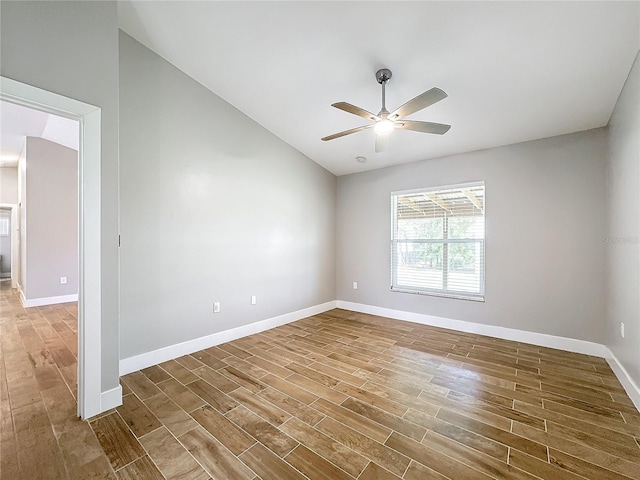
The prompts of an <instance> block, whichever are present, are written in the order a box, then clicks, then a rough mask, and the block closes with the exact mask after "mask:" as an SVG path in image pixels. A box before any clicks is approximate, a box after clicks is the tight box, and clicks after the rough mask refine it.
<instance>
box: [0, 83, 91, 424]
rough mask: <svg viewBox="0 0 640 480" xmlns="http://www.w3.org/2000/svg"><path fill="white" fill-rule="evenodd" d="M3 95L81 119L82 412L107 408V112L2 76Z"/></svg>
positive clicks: (87, 415)
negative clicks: (104, 393) (104, 258)
mask: <svg viewBox="0 0 640 480" xmlns="http://www.w3.org/2000/svg"><path fill="white" fill-rule="evenodd" d="M0 100H3V101H6V102H11V103H15V104H18V105H22V106H25V107H29V108H33V109H36V110H41V111H43V112H47V113H52V114H55V115H58V116H61V117H65V118H70V119H73V120H77V121H78V123H79V126H80V142H79V148H78V260H79V261H78V270H79V272H78V273H79V282H78V416H79V417H80V418H82V419H87V418H90V417H92V416H94V415H97V414H98V413H101V412H102V408H101V397H102V338H101V335H102V333H101V332H102V328H101V327H102V298H101V295H102V286H101V282H102V267H101V225H100V221H101V217H100V212H101V198H100V195H101V173H100V165H101V152H100V146H101V129H100V128H101V114H102V111H101V109H100V108H99V107H96V106H93V105H89V104H87V103H84V102H80V101H78V100H74V99H72V98H68V97H64V96H62V95H58V94H56V93H52V92H48V91H46V90H42V89H40V88H37V87H33V86H31V85H27V84H25V83H21V82H18V81H15V80H12V79H10V78H6V77H1V76H0Z"/></svg>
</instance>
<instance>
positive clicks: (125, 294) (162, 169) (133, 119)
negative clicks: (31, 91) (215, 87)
mask: <svg viewBox="0 0 640 480" xmlns="http://www.w3.org/2000/svg"><path fill="white" fill-rule="evenodd" d="M120 62H121V63H120V159H121V176H120V178H121V184H120V203H121V234H122V246H121V285H122V291H121V356H122V358H128V357H131V356H134V355H138V354H142V353H146V352H150V351H153V350H156V349H159V348H162V347H166V346H170V345H174V344H177V343H180V342H183V341H187V340H191V339H196V338H199V337H203V336H206V335H210V334H213V333H216V332H220V331H224V330H228V329H232V328H235V327H240V326H243V325H246V324H250V323H253V322H256V321H259V320H263V319H267V318H272V317H274V316H278V315H282V314H286V313H290V312H294V311H297V310H300V309H304V308H308V307H312V306H315V305H319V304H323V303H325V302H329V301H332V300H334V299H335V208H336V205H335V194H336V179H335V177H334V176H333V175H332V174H331V173H329V172H327V171H326V170H324V169H323V168H321V167H320V166H319V165H317V164H316V163H315V162H313V161H311V160H310V159H308V158H307V157H305V156H304V155H302V154H301V153H300V152H298V151H297V150H295V149H294V148H293V147H291V146H289V145H288V144H286V143H285V142H283V141H282V140H280V139H279V138H277V137H275V136H274V135H273V134H271V133H270V132H268V131H267V130H265V129H264V128H263V127H261V126H260V125H258V124H257V123H255V122H254V121H253V120H251V119H250V118H248V117H247V116H245V115H244V114H243V113H241V112H240V111H238V110H237V109H235V108H234V107H233V106H231V105H229V104H228V103H226V102H225V101H223V100H222V99H221V98H219V97H217V96H216V95H214V94H213V93H211V92H210V91H209V90H207V89H205V88H204V87H203V86H202V85H200V84H199V83H197V82H196V81H194V80H193V79H191V78H189V77H188V76H186V75H185V74H183V73H182V72H180V71H179V70H178V69H177V68H176V67H174V66H172V65H170V64H169V63H167V62H166V61H164V60H163V59H162V58H160V57H159V56H157V55H156V54H155V53H153V52H151V51H150V50H148V49H147V48H146V47H144V46H142V45H141V44H139V43H138V42H136V41H135V40H133V39H132V38H131V37H129V36H128V35H126V34H125V33H123V32H121V34H120ZM252 295H255V296H256V297H257V304H256V305H253V306H252V305H251V304H250V303H251V302H250V299H251V296H252ZM214 301H218V302H220V304H221V311H220V312H219V313H215V314H214V313H213V311H212V310H213V308H212V307H213V302H214Z"/></svg>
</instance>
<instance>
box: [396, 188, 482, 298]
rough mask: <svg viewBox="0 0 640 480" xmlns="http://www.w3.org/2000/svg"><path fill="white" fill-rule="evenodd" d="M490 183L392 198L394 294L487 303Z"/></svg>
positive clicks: (426, 191) (408, 193) (426, 190)
mask: <svg viewBox="0 0 640 480" xmlns="http://www.w3.org/2000/svg"><path fill="white" fill-rule="evenodd" d="M484 203H485V202H484V182H480V183H470V184H464V185H454V186H449V187H440V188H435V189H424V190H411V191H407V192H394V193H392V194H391V218H392V232H391V290H393V291H400V292H408V293H422V294H427V295H438V296H445V297H454V298H464V299H469V300H480V301H483V300H484Z"/></svg>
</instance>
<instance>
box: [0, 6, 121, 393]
mask: <svg viewBox="0 0 640 480" xmlns="http://www.w3.org/2000/svg"><path fill="white" fill-rule="evenodd" d="M0 58H2V62H1V63H0V74H1V75H2V76H5V77H8V78H12V79H14V80H17V81H20V82H24V83H27V84H29V85H33V86H36V87H39V88H43V89H45V90H48V91H51V92H55V93H59V94H61V95H65V96H67V97H71V98H75V99H77V100H80V101H83V102H86V103H89V104H91V105H95V106H98V107H100V108H101V109H102V167H101V170H102V171H101V174H102V185H101V195H102V211H101V221H102V353H101V355H102V390H103V391H106V390H109V389H112V388H115V387H116V386H117V385H118V378H119V370H118V368H119V367H118V15H117V4H116V2H115V1H108V2H99V1H97V2H75V1H68V2H67V1H59V2H7V1H2V2H0Z"/></svg>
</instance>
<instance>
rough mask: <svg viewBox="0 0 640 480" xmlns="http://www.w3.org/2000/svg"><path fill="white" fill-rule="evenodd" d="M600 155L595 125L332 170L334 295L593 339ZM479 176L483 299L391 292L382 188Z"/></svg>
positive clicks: (386, 192) (600, 329)
mask: <svg viewBox="0 0 640 480" xmlns="http://www.w3.org/2000/svg"><path fill="white" fill-rule="evenodd" d="M606 155H607V142H606V131H605V130H603V129H597V130H590V131H586V132H582V133H576V134H572V135H565V136H561V137H554V138H549V139H544V140H538V141H532V142H527V143H521V144H517V145H511V146H507V147H500V148H493V149H489V150H484V151H479V152H472V153H467V154H462V155H455V156H450V157H446V158H439V159H434V160H427V161H422V162H418V163H412V164H406V165H401V166H396V167H391V168H386V169H380V170H373V171H369V172H364V173H357V174H352V175H347V176H343V177H339V178H338V214H337V232H338V237H337V262H336V263H337V298H338V299H339V300H346V301H351V302H358V303H363V304H368V305H375V306H380V307H386V308H391V309H396V310H402V311H408V312H415V313H421V314H429V315H436V316H440V317H446V318H451V319H455V320H465V321H469V322H475V323H480V324H487V325H497V326H502V327H510V328H516V329H520V330H525V331H532V332H539V333H546V334H551V335H559V336H563V337H571V338H577V339H582V340H588V341H594V342H600V343H602V342H603V341H604V325H603V321H602V319H603V317H604V312H605V298H604V297H605V296H604V288H605V285H604V271H605V261H604V254H605V247H604V244H603V241H602V239H603V236H604V231H603V230H604V224H605V207H604V199H605V188H604V185H605V161H606ZM477 180H484V181H485V185H486V284H485V287H486V301H485V302H484V303H482V302H473V301H467V300H458V299H447V298H439V297H432V296H424V295H414V294H408V293H398V292H391V291H390V290H389V278H390V266H389V242H390V228H391V226H390V193H391V192H392V191H397V190H408V189H414V188H421V187H432V186H441V185H451V184H457V183H465V182H471V181H477ZM353 281H357V282H358V290H353V289H352V287H351V283H352V282H353Z"/></svg>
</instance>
